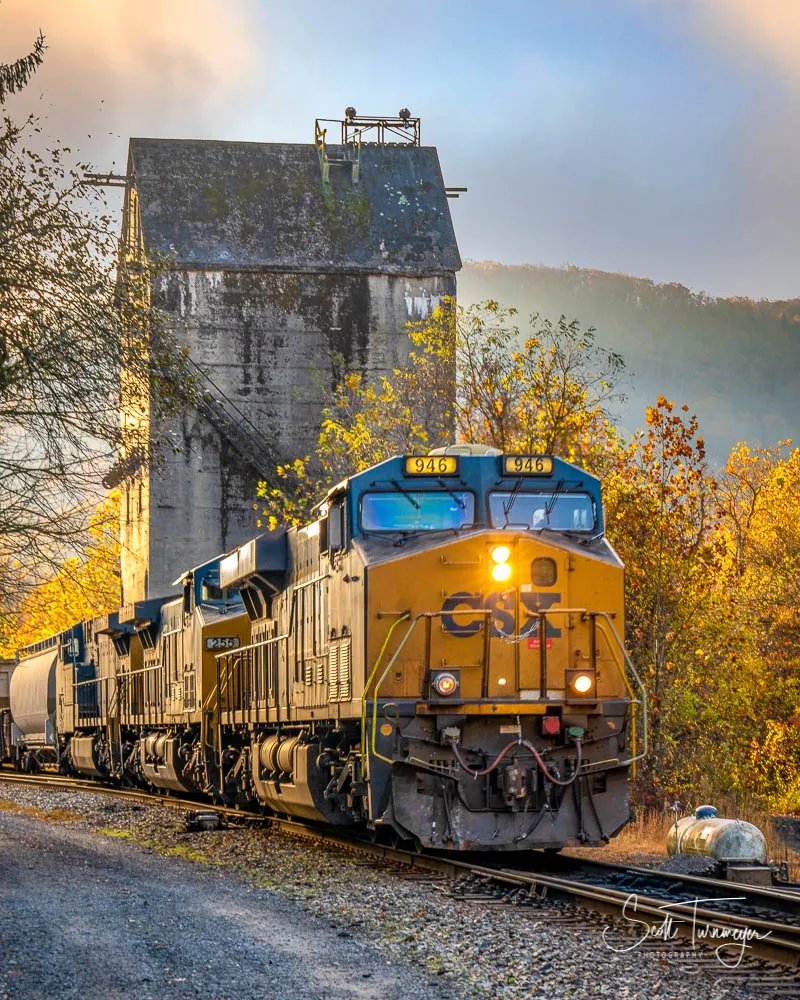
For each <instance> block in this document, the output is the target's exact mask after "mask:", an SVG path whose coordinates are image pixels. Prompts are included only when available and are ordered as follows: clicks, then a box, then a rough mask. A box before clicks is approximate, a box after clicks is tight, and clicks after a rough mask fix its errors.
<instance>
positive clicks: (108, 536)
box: [0, 491, 120, 657]
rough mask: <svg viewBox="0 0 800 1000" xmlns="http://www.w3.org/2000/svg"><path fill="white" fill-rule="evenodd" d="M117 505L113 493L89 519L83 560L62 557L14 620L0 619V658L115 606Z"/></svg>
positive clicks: (108, 610)
mask: <svg viewBox="0 0 800 1000" xmlns="http://www.w3.org/2000/svg"><path fill="white" fill-rule="evenodd" d="M119 507H120V494H119V492H118V491H114V492H112V493H111V495H110V496H109V497H108V498H107V499H106V500H105V501H104V502H103V503H102V504H100V505H99V506H98V507H97V509H96V511H95V513H94V515H93V516H92V518H91V519H90V521H89V534H90V538H91V544H90V545H89V546H88V549H87V556H86V558H85V559H84V560H83V561H81V560H80V559H77V558H72V559H67V560H66V562H65V563H64V564H63V566H62V567H61V569H60V570H59V572H58V573H57V574H56V575H55V576H54V577H52V579H50V580H46V581H45V582H44V583H42V584H40V585H39V586H38V587H36V588H35V589H34V590H33V591H32V592H31V593H30V594H29V595H28V596H27V597H26V598H25V599H24V601H23V603H22V606H21V607H20V608H19V610H18V613H17V614H16V615H15V616H14V617H13V618H10V617H8V618H4V619H3V620H2V621H0V656H7V657H13V655H14V653H15V651H16V650H18V649H20V648H21V647H23V646H27V645H29V644H30V643H32V642H38V641H39V640H41V639H46V638H48V636H51V635H53V634H55V633H56V632H60V631H63V630H64V629H66V628H68V627H69V626H70V625H73V624H74V623H75V622H79V621H83V620H84V619H86V618H92V617H94V616H96V615H101V614H108V613H109V612H111V611H116V610H117V608H118V607H119V600H120V589H119V554H120V544H119Z"/></svg>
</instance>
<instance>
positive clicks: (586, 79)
mask: <svg viewBox="0 0 800 1000" xmlns="http://www.w3.org/2000/svg"><path fill="white" fill-rule="evenodd" d="M39 28H41V30H42V32H43V33H44V34H45V36H46V42H47V45H48V51H47V55H46V60H45V64H44V65H43V66H42V67H41V69H40V70H39V71H38V73H37V74H36V77H35V78H34V80H33V81H32V83H31V84H30V85H29V86H28V88H26V90H25V91H24V92H23V93H22V94H21V95H19V96H18V97H16V98H14V99H12V101H11V102H9V106H8V110H10V111H11V113H12V114H13V115H15V116H17V117H18V116H20V115H22V114H24V113H27V112H35V113H36V114H38V115H39V116H41V117H42V119H43V120H44V125H45V129H46V131H47V132H48V133H49V134H50V135H51V136H53V137H55V138H58V139H59V140H61V141H62V142H64V143H66V144H68V145H70V146H72V147H73V148H78V149H80V152H81V154H82V155H83V156H85V157H87V158H89V159H91V161H92V162H93V163H94V164H95V165H96V166H97V168H98V169H102V170H108V169H111V168H113V169H116V170H124V167H125V160H126V148H127V140H128V138H129V137H130V136H164V137H177V138H209V139H211V138H213V139H239V140H252V141H260V142H311V141H312V140H313V127H314V119H315V118H317V117H323V118H340V117H341V116H342V113H343V110H344V108H345V107H346V106H348V105H353V106H354V107H355V108H356V109H357V111H358V112H359V114H374V115H381V114H386V115H394V114H396V113H397V111H398V110H399V109H400V108H401V107H408V108H409V109H410V110H411V112H412V114H414V115H418V116H419V117H420V118H421V119H422V141H423V143H424V144H425V145H435V146H437V147H438V150H439V157H440V160H441V164H442V169H443V173H444V178H445V183H446V184H448V185H453V186H466V187H468V188H469V192H468V193H467V194H466V195H462V197H461V198H460V199H459V200H458V201H451V202H450V205H451V210H452V213H453V219H454V223H455V226H456V233H457V236H458V240H459V246H460V249H461V254H462V257H464V258H465V259H471V260H496V261H500V262H501V263H505V264H518V263H529V264H546V265H551V266H556V267H559V266H564V265H577V266H580V267H590V268H597V269H600V270H605V271H619V272H624V273H627V274H633V275H637V276H640V277H646V278H651V279H653V280H655V281H658V282H673V281H674V282H680V283H681V284H684V285H686V286H688V287H690V288H692V289H694V290H696V291H705V292H707V293H709V294H711V295H722V296H730V295H743V296H749V297H752V298H794V297H800V273H799V272H800V268H798V264H799V263H800V197H798V194H799V193H800V180H799V179H798V177H799V175H798V164H800V2H798V0H557V2H554V0H492V2H491V3H489V2H487V0H425V2H422V0H406V2H397V0H395V2H393V3H389V2H386V0H383V2H382V0H377V2H376V0H369V2H367V0H339V2H338V3H337V4H331V3H329V2H323V0H292V2H291V3H289V2H286V0H68V2H65V0H0V62H11V61H13V60H14V59H16V58H18V57H19V56H20V55H22V54H23V53H25V52H27V51H28V50H29V49H30V48H31V45H32V42H33V39H34V38H35V36H36V32H37V31H38V29H39Z"/></svg>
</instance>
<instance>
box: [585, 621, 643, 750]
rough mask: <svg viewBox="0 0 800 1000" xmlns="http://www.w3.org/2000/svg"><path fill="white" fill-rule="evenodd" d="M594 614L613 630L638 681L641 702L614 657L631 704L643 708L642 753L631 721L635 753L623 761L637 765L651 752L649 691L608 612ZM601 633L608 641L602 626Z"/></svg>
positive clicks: (633, 721)
mask: <svg viewBox="0 0 800 1000" xmlns="http://www.w3.org/2000/svg"><path fill="white" fill-rule="evenodd" d="M593 614H594V615H597V616H599V617H600V618H604V619H605V620H606V622H608V625H609V627H610V629H611V634H612V635H613V636H614V639H615V640H616V643H617V648H618V649H619V651H620V652H621V653H622V657H623V661H624V664H625V666H626V667H627V668H628V670H630V672H631V674H632V675H633V677H634V680H635V681H636V684H637V686H638V688H639V692H640V697H641V700H637V699H636V698H634V697H633V688H632V687H631V686H630V684H629V683H628V678H627V677H626V675H625V671H624V669H623V668H622V667H621V666H620V665H619V662H618V661H617V658H616V657H614V662H615V663H616V664H617V667H618V668H619V672H620V674H621V675H622V679H623V680H624V681H625V685H626V687H627V688H628V692H629V694H630V696H631V704H632V705H636V704H640V705H641V706H642V752H641V753H639V754H637V753H636V722H635V719H632V720H631V744H632V745H631V750H632V751H633V756H632V757H629V758H628V760H626V761H623V764H624V765H627V764H635V763H636V761H637V760H642V759H643V758H644V757H646V756H647V753H648V750H649V743H648V740H649V733H648V728H647V690H646V688H645V686H644V683H643V681H642V679H641V677H640V676H639V673H638V671H637V670H636V667H635V666H634V665H633V661H632V660H631V658H630V656H628V651H627V650H626V649H625V646H624V644H623V642H622V640H621V639H620V637H619V636H618V635H617V630H616V629H615V628H614V626H613V625H612V624H611V618H610V617H609V614H608V612H607V611H595V612H593ZM600 631H601V632H602V634H603V635H605V636H606V639H608V635H607V633H606V630H605V629H604V628H603V626H602V624H601V625H600ZM612 652H613V651H612Z"/></svg>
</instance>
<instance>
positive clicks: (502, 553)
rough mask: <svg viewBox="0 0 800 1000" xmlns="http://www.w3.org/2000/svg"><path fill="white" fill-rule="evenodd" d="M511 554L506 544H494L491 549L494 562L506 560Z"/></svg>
mask: <svg viewBox="0 0 800 1000" xmlns="http://www.w3.org/2000/svg"><path fill="white" fill-rule="evenodd" d="M510 556H511V549H510V548H509V547H508V546H507V545H495V547H494V548H493V549H492V559H494V561H495V562H496V563H504V562H508V560H509V558H510Z"/></svg>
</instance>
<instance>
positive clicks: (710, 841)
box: [667, 806, 767, 864]
mask: <svg viewBox="0 0 800 1000" xmlns="http://www.w3.org/2000/svg"><path fill="white" fill-rule="evenodd" d="M667 853H668V854H669V855H670V856H673V855H675V854H702V855H703V856H705V857H708V858H714V860H715V861H734V860H736V861H742V860H747V861H757V862H759V863H760V864H766V861H767V841H766V838H765V837H764V834H763V833H762V832H761V831H760V830H759V829H758V827H757V826H753V824H752V823H745V822H744V821H743V820H740V819H720V818H719V817H718V816H717V810H716V809H715V808H714V807H713V806H699V807H698V808H697V809H695V811H694V814H693V815H691V816H684V817H683V819H680V820H678V822H677V823H675V824H673V826H672V827H671V828H670V831H669V833H668V834H667Z"/></svg>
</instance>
